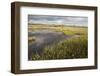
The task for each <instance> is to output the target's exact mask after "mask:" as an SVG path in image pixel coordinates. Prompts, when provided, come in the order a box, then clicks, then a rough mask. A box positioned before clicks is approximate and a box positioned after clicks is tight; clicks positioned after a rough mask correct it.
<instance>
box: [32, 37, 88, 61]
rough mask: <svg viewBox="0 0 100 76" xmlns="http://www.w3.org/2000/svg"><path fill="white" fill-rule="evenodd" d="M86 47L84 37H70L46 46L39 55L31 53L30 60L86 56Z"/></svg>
mask: <svg viewBox="0 0 100 76" xmlns="http://www.w3.org/2000/svg"><path fill="white" fill-rule="evenodd" d="M87 47H88V46H87V38H86V37H84V36H81V37H76V38H71V39H68V40H63V41H61V42H59V43H56V44H53V45H52V46H46V47H45V48H44V51H43V53H42V54H41V55H40V54H33V55H32V60H49V59H74V58H87V56H88V55H87V54H88V51H87Z"/></svg>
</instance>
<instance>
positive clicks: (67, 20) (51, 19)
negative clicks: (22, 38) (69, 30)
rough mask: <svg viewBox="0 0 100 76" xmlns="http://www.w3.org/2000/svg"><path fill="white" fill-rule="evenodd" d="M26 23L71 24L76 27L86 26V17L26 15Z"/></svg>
mask: <svg viewBox="0 0 100 76" xmlns="http://www.w3.org/2000/svg"><path fill="white" fill-rule="evenodd" d="M28 23H30V24H34V23H35V24H65V25H68V24H71V25H78V26H87V25H88V18H87V17H78V16H50V15H49V16H48V15H47V16H46V15H28Z"/></svg>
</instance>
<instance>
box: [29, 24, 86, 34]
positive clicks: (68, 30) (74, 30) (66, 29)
mask: <svg viewBox="0 0 100 76" xmlns="http://www.w3.org/2000/svg"><path fill="white" fill-rule="evenodd" d="M29 26H30V27H29V28H28V29H29V31H30V32H31V31H35V30H44V29H48V30H52V31H56V32H63V33H64V34H65V35H87V30H88V28H87V27H77V26H73V27H72V26H60V25H58V26H56V27H55V26H53V25H51V26H49V25H29Z"/></svg>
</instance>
